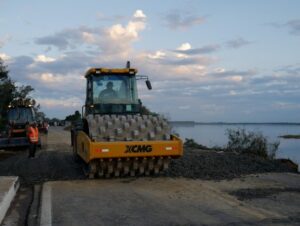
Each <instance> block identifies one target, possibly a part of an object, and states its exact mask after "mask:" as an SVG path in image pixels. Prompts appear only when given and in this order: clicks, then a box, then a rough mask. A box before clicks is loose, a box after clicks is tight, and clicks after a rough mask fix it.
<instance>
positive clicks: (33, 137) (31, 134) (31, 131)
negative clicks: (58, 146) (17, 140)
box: [28, 126, 39, 143]
mask: <svg viewBox="0 0 300 226" xmlns="http://www.w3.org/2000/svg"><path fill="white" fill-rule="evenodd" d="M28 138H29V141H30V142H31V143H38V141H39V129H38V128H37V127H35V128H34V127H32V126H30V127H29V128H28Z"/></svg>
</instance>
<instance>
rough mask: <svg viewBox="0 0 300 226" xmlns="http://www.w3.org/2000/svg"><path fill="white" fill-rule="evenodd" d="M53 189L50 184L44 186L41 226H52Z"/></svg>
mask: <svg viewBox="0 0 300 226" xmlns="http://www.w3.org/2000/svg"><path fill="white" fill-rule="evenodd" d="M51 196H52V189H51V186H50V185H49V184H48V183H45V184H43V188H42V200H41V214H40V226H52V202H51V201H52V200H51Z"/></svg>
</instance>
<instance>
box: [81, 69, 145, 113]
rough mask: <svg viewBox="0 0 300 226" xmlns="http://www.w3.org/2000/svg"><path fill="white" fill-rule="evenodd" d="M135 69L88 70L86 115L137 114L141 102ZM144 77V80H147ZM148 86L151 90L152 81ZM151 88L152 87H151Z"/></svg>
mask: <svg viewBox="0 0 300 226" xmlns="http://www.w3.org/2000/svg"><path fill="white" fill-rule="evenodd" d="M136 73H137V70H136V69H134V68H123V69H106V68H92V69H90V70H88V72H87V73H86V75H85V77H86V78H87V94H86V103H85V107H86V114H137V113H140V108H141V101H140V100H139V99H138V93H137V84H136V80H137V78H138V77H140V76H138V77H137V76H136ZM145 77H147V76H144V77H142V78H145ZM146 84H147V86H148V88H149V85H150V86H151V84H150V81H149V80H147V81H146ZM150 88H151V87H150Z"/></svg>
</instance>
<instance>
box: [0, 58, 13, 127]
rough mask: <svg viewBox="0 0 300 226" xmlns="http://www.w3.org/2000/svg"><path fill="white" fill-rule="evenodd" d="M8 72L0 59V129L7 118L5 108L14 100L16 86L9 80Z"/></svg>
mask: <svg viewBox="0 0 300 226" xmlns="http://www.w3.org/2000/svg"><path fill="white" fill-rule="evenodd" d="M8 72H9V71H8V70H7V67H6V66H5V65H4V64H3V61H2V59H1V58H0V97H1V99H0V128H1V127H3V124H4V122H5V120H6V117H7V107H8V105H9V103H10V102H11V101H12V100H13V99H14V94H15V92H16V86H15V84H14V82H13V81H12V80H11V79H10V78H9V75H8Z"/></svg>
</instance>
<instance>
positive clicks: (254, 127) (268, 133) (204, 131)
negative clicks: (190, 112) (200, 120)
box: [172, 124, 300, 165]
mask: <svg viewBox="0 0 300 226" xmlns="http://www.w3.org/2000/svg"><path fill="white" fill-rule="evenodd" d="M172 126H173V130H174V132H176V133H178V134H179V135H180V137H181V138H182V139H185V138H193V139H194V140H195V141H196V142H197V143H200V144H202V145H205V146H208V147H213V146H225V145H226V144H227V142H228V139H227V135H226V130H227V129H238V128H240V129H245V130H246V131H254V132H261V133H262V134H263V135H264V136H265V137H267V139H268V143H273V142H275V141H279V142H280V145H279V148H278V151H277V153H276V157H277V158H289V159H291V160H293V161H294V162H296V163H297V164H299V165H300V139H283V138H280V137H279V136H280V135H286V134H300V125H293V124H225V125H224V124H194V125H188V124H187V125H184V124H173V125H172Z"/></svg>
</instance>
